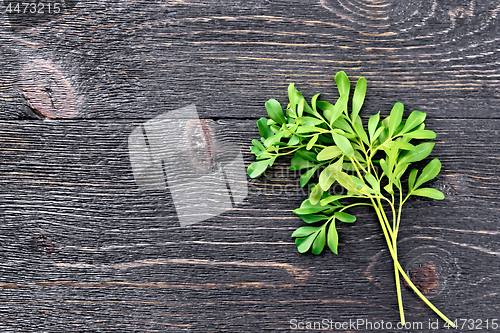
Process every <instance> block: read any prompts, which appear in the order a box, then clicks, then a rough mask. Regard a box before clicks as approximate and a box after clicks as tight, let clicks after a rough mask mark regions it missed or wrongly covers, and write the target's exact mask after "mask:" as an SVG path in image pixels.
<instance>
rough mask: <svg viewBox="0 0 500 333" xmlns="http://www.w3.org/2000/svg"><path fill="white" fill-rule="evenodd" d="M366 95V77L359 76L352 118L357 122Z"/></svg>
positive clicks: (353, 100)
mask: <svg viewBox="0 0 500 333" xmlns="http://www.w3.org/2000/svg"><path fill="white" fill-rule="evenodd" d="M365 95H366V79H365V78H364V77H362V78H359V80H358V83H356V88H355V89H354V96H353V97H352V113H351V120H352V121H353V122H356V118H358V114H359V111H360V110H361V107H362V106H363V103H364V101H365Z"/></svg>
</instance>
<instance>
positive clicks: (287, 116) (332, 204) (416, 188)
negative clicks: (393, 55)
mask: <svg viewBox="0 0 500 333" xmlns="http://www.w3.org/2000/svg"><path fill="white" fill-rule="evenodd" d="M335 82H336V84H337V88H338V92H339V98H338V99H337V101H336V102H335V103H334V104H331V103H329V102H327V101H322V100H319V99H318V98H319V94H317V95H314V96H313V97H312V99H311V101H310V103H308V102H307V101H306V99H305V98H304V97H303V95H302V94H301V93H300V92H299V91H298V90H297V89H295V86H294V84H293V83H292V84H290V85H289V87H288V100H289V103H288V105H287V106H286V108H285V109H284V110H283V108H282V106H281V104H280V103H279V102H278V101H277V100H275V99H270V100H269V101H267V102H266V104H265V107H266V110H267V114H268V116H269V118H261V119H259V120H258V121H257V126H258V129H259V134H260V136H261V138H260V140H256V139H254V140H252V146H251V151H252V152H253V153H254V154H255V155H256V161H255V162H253V163H252V164H251V165H250V166H249V167H248V174H249V176H250V177H251V178H255V177H258V176H259V175H261V174H262V173H263V172H264V171H265V170H266V169H267V168H268V167H270V166H272V165H273V163H274V162H275V161H276V159H277V158H278V157H279V156H282V155H288V154H293V158H292V160H291V165H290V169H291V170H301V171H303V173H302V174H301V176H300V185H301V186H302V187H305V186H306V185H308V184H309V185H310V189H311V191H310V195H309V198H307V199H306V200H305V201H304V202H303V203H302V204H301V206H300V208H298V209H296V210H294V213H295V214H297V215H298V216H299V217H300V218H302V220H303V221H304V222H305V223H307V224H308V225H307V226H303V227H300V228H298V229H297V230H296V231H295V232H294V233H293V234H292V237H294V238H295V243H296V245H297V248H298V250H299V252H301V253H303V252H307V251H309V250H311V252H312V253H313V254H320V253H321V252H322V251H323V248H324V246H325V244H328V247H329V248H330V250H331V251H332V252H334V253H337V246H338V233H337V230H336V227H335V224H336V222H337V221H340V222H344V223H352V222H354V221H355V220H356V218H355V217H354V216H353V215H350V214H348V213H347V212H344V210H346V209H349V208H351V207H354V206H359V205H369V206H373V207H374V208H376V209H377V210H378V213H380V215H381V216H382V219H383V220H384V221H383V222H384V224H385V226H386V227H387V228H389V232H390V235H391V237H395V235H396V234H397V230H398V228H399V219H398V216H399V217H400V215H401V213H400V210H401V207H402V205H403V204H404V202H406V200H407V199H408V198H409V197H410V196H412V195H416V196H423V197H429V198H433V199H438V200H442V199H443V198H444V195H443V193H441V192H440V191H438V190H437V189H434V188H425V187H422V185H423V184H424V183H426V182H428V181H429V180H431V179H433V178H434V177H436V176H437V174H438V173H439V171H440V169H441V163H440V161H439V160H438V159H433V160H431V161H430V162H429V163H428V164H427V165H426V166H425V167H424V168H423V170H421V171H420V172H419V170H418V169H413V170H411V171H410V172H409V175H408V182H407V184H408V185H407V187H406V188H403V182H402V179H403V177H404V176H405V175H406V174H408V173H407V170H409V168H410V165H411V164H412V163H414V162H419V161H422V160H423V159H425V158H427V157H428V156H429V155H430V153H431V151H432V149H433V147H434V143H433V142H426V141H423V140H425V139H434V138H435V137H436V134H435V133H434V132H433V131H431V130H428V129H426V128H425V123H424V121H425V118H426V114H425V113H423V112H420V111H413V112H411V113H410V115H409V116H408V117H407V118H406V119H405V120H403V113H404V106H403V104H401V103H396V104H395V105H394V107H393V108H392V110H391V111H390V114H389V116H387V117H385V118H384V119H382V117H381V115H380V112H378V113H376V114H375V115H373V116H371V117H369V119H368V121H367V122H366V120H363V119H362V118H361V117H360V115H359V114H360V110H361V108H362V106H363V103H364V100H365V95H366V89H367V82H366V80H365V79H364V78H360V79H359V80H358V81H357V83H356V86H355V89H354V92H353V93H352V99H351V101H350V103H349V100H350V99H349V97H350V95H351V91H350V90H351V83H350V81H349V79H348V77H347V75H346V74H345V73H344V72H339V73H337V74H336V75H335ZM318 174H319V177H318V181H317V183H316V184H314V183H312V181H311V180H312V179H314V177H313V176H314V175H318ZM335 183H338V184H340V185H341V186H342V187H343V188H345V190H346V193H345V194H343V195H337V194H335V193H334V194H330V193H329V190H330V189H331V188H332V186H333V185H334V184H335ZM330 192H331V191H330ZM346 198H355V199H354V200H357V202H356V203H354V204H350V205H347V206H346V205H343V204H341V203H340V201H339V200H342V199H346ZM398 200H399V202H398ZM382 203H383V204H385V205H386V206H387V205H389V206H390V208H391V209H390V210H392V211H393V212H394V214H393V218H392V225H391V224H390V223H389V221H388V219H387V221H385V219H384V218H383V217H384V215H386V214H385V209H384V206H383V205H382ZM398 205H399V207H398V213H397V214H396V207H397V206H398Z"/></svg>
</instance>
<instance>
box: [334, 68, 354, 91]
mask: <svg viewBox="0 0 500 333" xmlns="http://www.w3.org/2000/svg"><path fill="white" fill-rule="evenodd" d="M335 83H337V89H338V90H339V95H340V96H342V95H347V96H349V90H350V89H351V83H350V82H349V78H348V77H347V75H346V74H345V73H344V72H343V71H340V72H338V73H337V74H336V75H335Z"/></svg>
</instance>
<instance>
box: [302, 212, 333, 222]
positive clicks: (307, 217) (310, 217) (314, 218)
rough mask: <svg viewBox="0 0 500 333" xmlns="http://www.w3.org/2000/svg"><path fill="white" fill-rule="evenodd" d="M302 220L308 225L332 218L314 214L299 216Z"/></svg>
mask: <svg viewBox="0 0 500 333" xmlns="http://www.w3.org/2000/svg"><path fill="white" fill-rule="evenodd" d="M299 216H300V218H301V219H302V220H304V222H306V223H316V222H319V221H324V220H328V219H329V218H330V217H329V216H326V215H322V214H319V215H313V214H307V215H299Z"/></svg>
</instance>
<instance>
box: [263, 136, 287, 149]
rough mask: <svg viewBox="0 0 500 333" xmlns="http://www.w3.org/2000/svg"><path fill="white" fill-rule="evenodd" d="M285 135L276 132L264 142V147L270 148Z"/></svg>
mask: <svg viewBox="0 0 500 333" xmlns="http://www.w3.org/2000/svg"><path fill="white" fill-rule="evenodd" d="M284 135H285V132H278V133H276V134H274V135H273V136H270V137H268V138H267V139H266V141H264V146H266V147H271V146H272V145H274V144H275V143H277V142H279V141H280V140H281V138H282V137H283V136H284Z"/></svg>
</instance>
